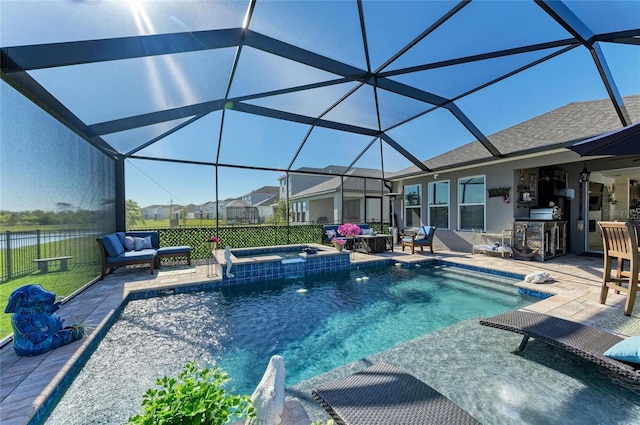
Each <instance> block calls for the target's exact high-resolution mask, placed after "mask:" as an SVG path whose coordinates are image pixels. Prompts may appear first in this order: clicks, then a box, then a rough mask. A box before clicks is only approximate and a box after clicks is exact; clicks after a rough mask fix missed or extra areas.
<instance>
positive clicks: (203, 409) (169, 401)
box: [127, 361, 255, 425]
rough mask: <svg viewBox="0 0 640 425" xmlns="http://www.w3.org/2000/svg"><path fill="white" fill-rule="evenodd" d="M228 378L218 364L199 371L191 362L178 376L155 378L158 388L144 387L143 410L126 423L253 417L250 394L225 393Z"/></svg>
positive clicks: (219, 422) (215, 424) (191, 423)
mask: <svg viewBox="0 0 640 425" xmlns="http://www.w3.org/2000/svg"><path fill="white" fill-rule="evenodd" d="M228 380H229V377H228V375H227V374H226V372H224V371H223V370H222V369H220V368H219V367H217V366H216V367H214V368H213V369H209V368H205V369H202V370H199V369H198V368H197V366H196V363H195V361H191V362H189V363H187V364H186V365H185V366H184V368H183V371H182V372H180V374H179V375H178V377H177V378H170V377H168V376H165V377H163V378H160V379H158V380H157V381H156V385H157V386H159V387H160V389H154V388H151V389H149V390H147V392H146V393H145V394H144V396H143V399H142V413H141V414H140V415H136V416H133V417H131V418H129V421H128V422H127V425H147V424H154V425H156V424H164V425H178V424H180V425H196V424H210V425H223V424H228V423H230V422H232V421H235V420H238V419H242V418H254V417H255V411H254V408H253V404H252V403H251V397H250V396H248V395H233V394H230V393H227V392H226V391H225V389H224V388H223V385H224V384H225V383H226V382H227V381H228Z"/></svg>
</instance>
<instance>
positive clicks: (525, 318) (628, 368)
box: [480, 310, 640, 383]
mask: <svg viewBox="0 0 640 425" xmlns="http://www.w3.org/2000/svg"><path fill="white" fill-rule="evenodd" d="M480 324H481V325H485V326H490V327H493V328H498V329H503V330H507V331H511V332H515V333H519V334H521V335H524V338H522V342H521V343H520V346H519V347H518V348H517V349H516V350H514V353H516V354H518V353H520V352H521V351H523V350H524V348H525V346H526V345H527V342H528V341H529V338H535V339H537V340H540V341H542V342H545V343H547V344H549V345H552V346H554V347H558V348H561V349H563V350H565V351H568V352H570V353H573V354H575V355H577V356H579V357H582V358H583V359H586V360H588V361H590V362H593V363H595V364H597V365H600V366H602V367H604V368H606V369H608V370H610V371H612V372H614V373H616V374H617V375H619V376H621V377H623V378H625V379H628V380H630V381H631V382H634V383H640V369H639V368H640V365H635V366H634V365H632V364H629V363H625V362H621V361H618V360H615V359H612V358H610V357H606V356H605V355H604V352H605V351H607V350H608V349H609V348H611V347H613V346H614V345H615V344H617V343H618V342H620V341H622V338H620V337H619V336H617V335H613V334H610V333H608V332H605V331H603V330H601V329H598V328H595V327H591V326H586V325H582V324H580V323H576V322H572V321H569V320H564V319H560V318H557V317H553V316H548V315H546V314H542V313H533V312H527V311H520V310H517V311H508V312H506V313H503V314H500V315H498V316H494V317H490V318H487V319H481V320H480Z"/></svg>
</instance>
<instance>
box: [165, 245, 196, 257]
mask: <svg viewBox="0 0 640 425" xmlns="http://www.w3.org/2000/svg"><path fill="white" fill-rule="evenodd" d="M190 252H191V247H190V246H187V245H182V246H165V247H162V248H160V249H158V255H160V256H169V255H177V254H188V253H190Z"/></svg>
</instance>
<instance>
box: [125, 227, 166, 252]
mask: <svg viewBox="0 0 640 425" xmlns="http://www.w3.org/2000/svg"><path fill="white" fill-rule="evenodd" d="M127 235H128V236H133V237H134V238H146V237H147V236H150V237H151V248H154V249H158V248H159V247H160V235H159V233H158V232H157V231H155V230H134V231H131V232H127Z"/></svg>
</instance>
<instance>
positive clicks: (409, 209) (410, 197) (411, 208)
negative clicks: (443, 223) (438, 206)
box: [404, 184, 422, 227]
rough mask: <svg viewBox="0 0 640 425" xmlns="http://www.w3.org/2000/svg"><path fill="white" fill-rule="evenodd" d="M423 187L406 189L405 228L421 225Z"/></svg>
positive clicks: (417, 186)
mask: <svg viewBox="0 0 640 425" xmlns="http://www.w3.org/2000/svg"><path fill="white" fill-rule="evenodd" d="M421 206H422V185H419V184H414V185H410V186H405V187H404V227H419V226H420V224H421V221H420V216H421V210H422V208H421Z"/></svg>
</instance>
